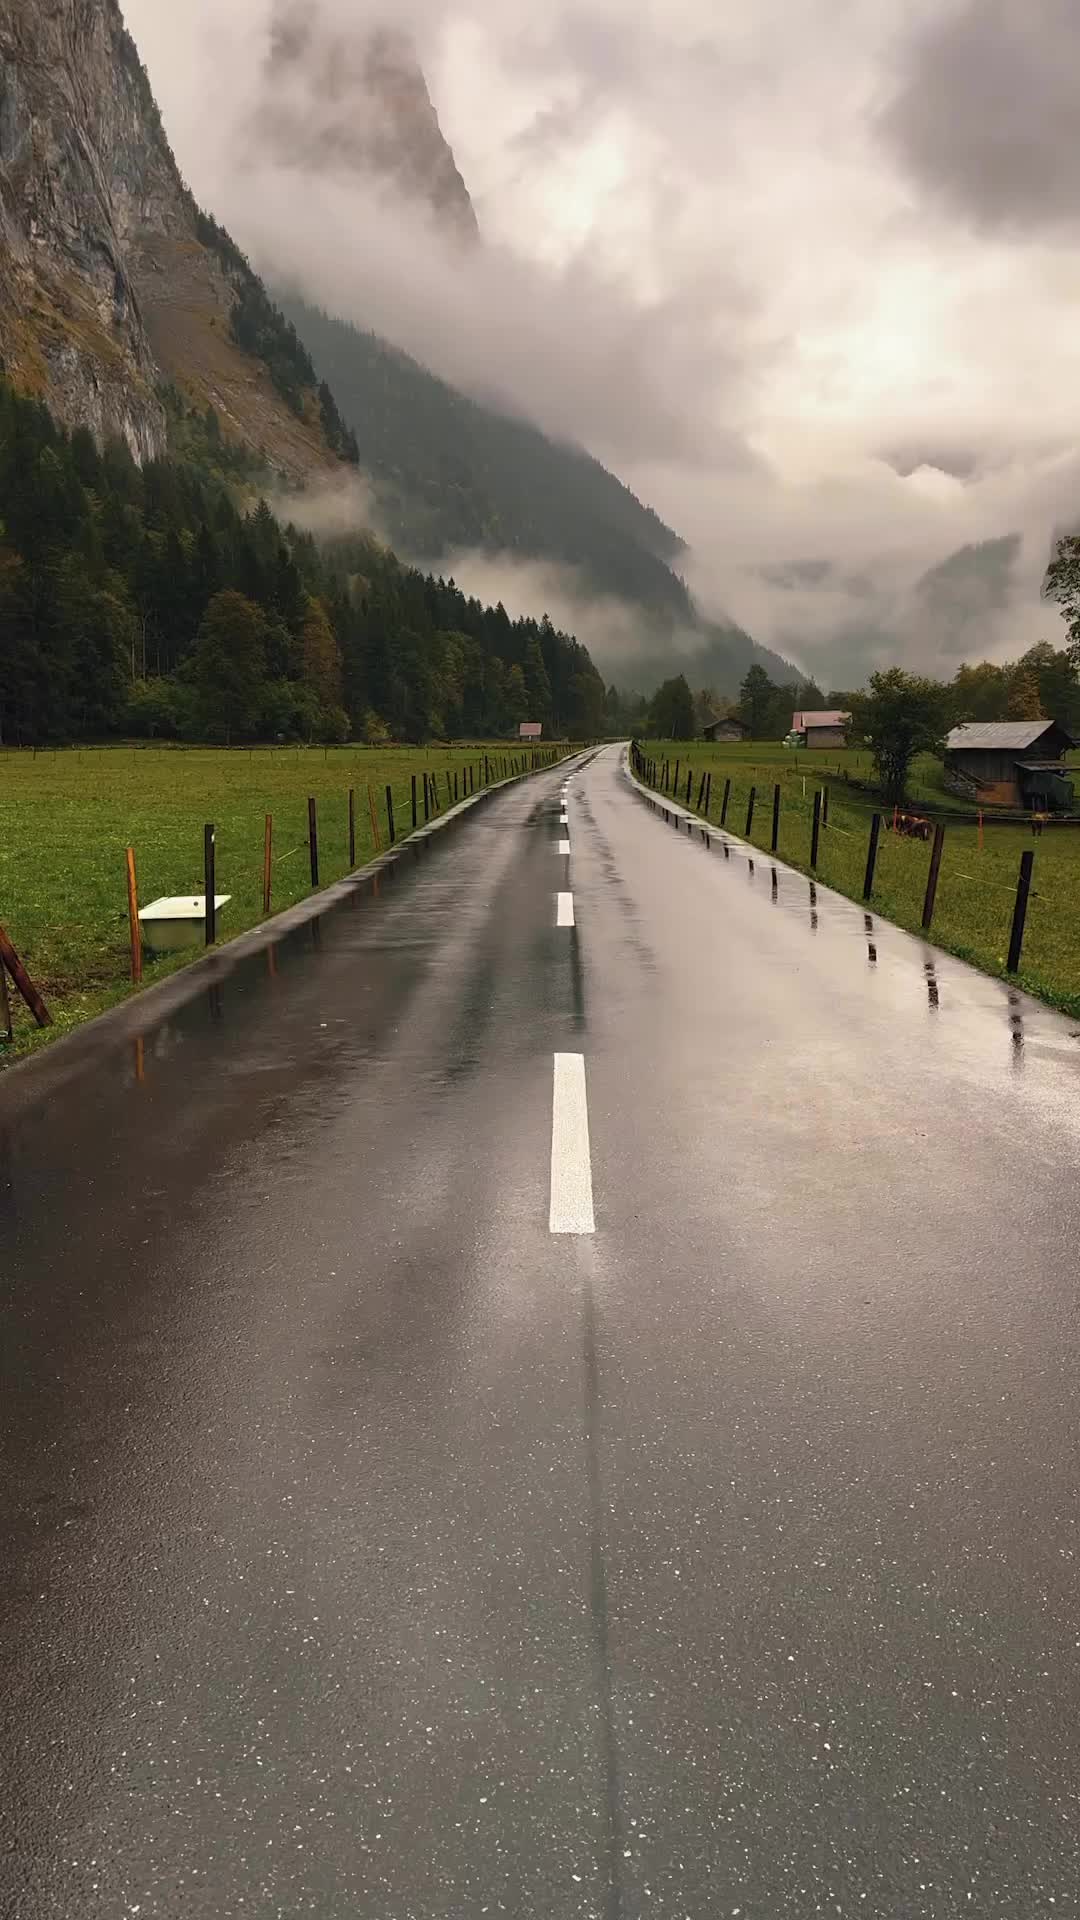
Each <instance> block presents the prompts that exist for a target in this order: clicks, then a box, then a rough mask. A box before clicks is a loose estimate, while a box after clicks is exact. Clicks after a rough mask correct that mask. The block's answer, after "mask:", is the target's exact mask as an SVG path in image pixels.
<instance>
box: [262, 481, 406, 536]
mask: <svg viewBox="0 0 1080 1920" xmlns="http://www.w3.org/2000/svg"><path fill="white" fill-rule="evenodd" d="M269 505H270V506H271V507H272V508H273V510H274V512H275V513H276V514H277V516H278V518H279V519H281V520H284V521H286V522H291V524H292V525H293V526H294V527H299V528H300V530H301V532H302V533H311V534H314V535H316V537H317V538H318V539H321V540H334V539H340V538H342V537H343V536H344V535H346V534H350V533H358V532H363V533H371V534H374V536H375V538H376V539H378V540H382V541H384V542H385V540H386V531H385V528H384V527H383V525H382V524H381V522H380V519H379V514H378V509H377V507H376V505H375V493H374V489H373V488H372V484H371V481H370V480H369V479H368V477H367V475H366V474H362V473H353V472H350V471H349V470H348V469H346V468H343V469H342V471H341V474H340V476H336V477H335V478H334V480H333V481H332V482H330V484H329V485H326V486H318V487H305V488H304V489H303V491H302V492H299V493H298V492H296V491H294V490H292V489H289V490H288V491H285V490H282V491H281V492H279V493H275V494H274V495H273V496H272V497H271V499H270V501H269Z"/></svg>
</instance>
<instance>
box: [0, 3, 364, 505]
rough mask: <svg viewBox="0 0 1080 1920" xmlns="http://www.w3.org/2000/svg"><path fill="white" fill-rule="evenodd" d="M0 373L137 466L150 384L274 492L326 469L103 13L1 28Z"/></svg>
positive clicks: (304, 381) (299, 399)
mask: <svg viewBox="0 0 1080 1920" xmlns="http://www.w3.org/2000/svg"><path fill="white" fill-rule="evenodd" d="M238 319H239V322H240V324H239V326H238V325H237V321H238ZM0 357H2V359H3V364H4V367H5V369H6V371H7V373H8V375H9V377H10V378H11V379H12V380H13V381H14V382H15V384H16V385H17V386H19V387H21V388H22V389H23V390H24V391H28V392H31V393H34V394H36V395H38V396H39V397H40V398H42V399H45V400H47V401H48V403H49V405H50V406H51V407H52V408H53V410H54V411H55V413H56V414H57V416H58V418H59V419H61V420H62V421H64V422H65V423H67V424H68V425H70V426H77V425H85V426H89V427H91V428H92V430H93V431H94V432H95V433H96V434H97V435H98V436H99V437H104V436H107V435H109V434H119V435H121V436H122V437H123V438H124V439H125V440H126V441H127V443H128V445H129V446H130V448H131V450H132V452H133V453H134V454H135V455H136V457H137V458H139V459H145V458H147V457H150V456H153V455H156V454H159V453H161V452H162V451H163V449H164V446H165V441H166V423H165V413H164V409H163V406H162V402H161V398H160V395H159V392H158V387H159V385H160V383H161V381H162V379H165V380H168V381H171V382H172V384H173V385H174V386H175V387H176V388H177V389H178V390H179V391H180V392H181V393H182V394H183V395H184V396H185V397H186V398H187V400H188V401H189V402H191V403H192V404H194V405H197V406H200V407H207V406H213V407H214V408H215V410H216V411H217V413H218V415H219V417H220V419H221V422H222V425H223V427H224V429H225V431H226V432H227V433H228V434H230V435H231V436H233V437H234V438H235V439H237V440H238V441H240V442H242V443H243V444H244V445H246V446H248V447H249V448H250V449H251V450H252V451H253V452H255V453H257V454H259V455H260V456H261V457H263V458H265V459H266V460H267V461H268V462H269V463H270V464H271V465H272V466H274V467H275V468H277V469H278V470H279V471H280V472H282V473H283V474H285V475H287V476H289V477H290V478H293V479H300V478H303V477H304V476H306V475H307V474H309V473H310V472H312V470H317V469H319V468H323V469H326V468H329V467H331V466H332V465H333V464H334V463H335V456H334V453H333V451H332V449H331V447H330V445H329V444H328V441H327V436H326V432H325V431H324V422H323V419H322V415H321V411H320V406H319V401H318V397H317V395H316V394H315V393H314V391H313V381H312V371H311V367H310V363H309V362H308V361H307V358H306V356H305V355H304V354H303V353H302V351H301V350H300V349H299V347H298V345H297V343H296V341H295V339H294V338H290V335H289V332H288V330H287V328H285V327H284V326H283V325H282V323H281V322H280V320H279V319H277V318H276V316H275V315H274V313H273V310H272V308H271V307H270V304H269V302H268V301H267V299H266V296H265V293H264V292H263V290H262V287H261V283H260V282H259V281H258V280H257V279H256V277H255V275H254V274H253V273H252V272H251V270H250V268H249V267H248V266H247V264H246V262H245V261H244V260H243V258H242V256H241V255H240V254H239V252H238V251H237V250H236V248H234V247H233V246H232V244H231V242H229V240H228V238H227V236H226V235H224V234H223V233H222V232H221V231H220V229H218V228H217V227H216V226H215V225H214V223H213V222H212V221H208V220H206V219H204V217H203V216H202V215H200V213H199V210H198V208H197V207H196V205H195V203H194V201H193V199H192V197H191V195H190V194H189V193H188V191H187V189H186V187H185V186H184V183H183V181H182V180H181V178H180V175H179V172H178V170H177V167H176V163H175V161H174V159H173V156H172V153H171V150H170V148H169V145H168V142H167V140H166V138H165V135H164V132H163V130H162V126H161V121H160V117H159V115H158V111H157V107H156V106H155V103H154V99H153V95H152V93H151V91H150V87H149V83H148V81H147V79H146V75H145V73H144V72H143V69H142V67H141V65H140V62H139V58H138V54H137V52H136V50H135V46H134V43H133V42H132V40H131V38H130V36H129V34H128V33H127V31H126V29H125V27H124V23H123V19H122V17H121V14H120V10H119V7H118V5H117V0H4V6H3V10H2V11H0Z"/></svg>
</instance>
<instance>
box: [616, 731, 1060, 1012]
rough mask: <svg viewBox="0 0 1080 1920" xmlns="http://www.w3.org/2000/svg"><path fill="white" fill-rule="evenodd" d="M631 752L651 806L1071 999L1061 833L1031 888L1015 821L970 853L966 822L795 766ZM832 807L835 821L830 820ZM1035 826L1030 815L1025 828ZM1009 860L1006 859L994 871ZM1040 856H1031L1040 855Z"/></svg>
mask: <svg viewBox="0 0 1080 1920" xmlns="http://www.w3.org/2000/svg"><path fill="white" fill-rule="evenodd" d="M631 760H632V766H633V771H634V773H635V775H636V776H637V778H638V779H639V780H640V781H641V783H642V784H643V785H644V786H646V787H648V788H650V789H651V790H652V791H653V792H654V793H655V794H656V795H657V796H658V798H659V800H660V802H661V804H663V803H664V802H669V803H672V804H674V803H676V802H677V804H678V806H679V807H680V809H682V810H685V811H686V812H687V813H688V814H690V815H691V816H693V817H694V818H698V819H701V820H702V821H705V822H708V824H709V825H710V826H713V827H715V826H719V827H721V828H722V829H723V830H724V831H725V832H726V833H730V834H731V835H732V836H738V838H739V839H741V840H745V841H746V842H748V843H749V845H750V846H751V847H752V848H753V849H754V852H755V854H756V853H757V852H759V851H762V852H767V853H771V854H774V855H775V856H776V857H777V859H780V860H783V862H784V863H785V864H786V865H788V866H792V867H795V868H797V869H798V870H799V871H801V872H803V873H804V874H806V875H807V876H808V877H809V878H811V879H817V880H820V881H822V882H823V883H824V884H827V885H829V886H832V887H834V888H835V889H836V890H837V891H838V892H841V893H845V894H847V895H848V897H849V898H851V899H855V900H859V901H861V902H862V903H863V904H864V905H865V906H868V907H869V906H871V905H873V906H875V907H877V908H878V910H879V911H881V912H883V913H885V914H886V915H887V917H889V918H891V919H895V920H897V921H898V922H899V924H901V925H906V926H907V927H908V928H909V929H910V930H912V931H915V930H921V931H923V932H930V931H931V930H933V931H934V936H935V938H936V939H938V940H939V941H941V943H942V944H945V945H947V946H949V947H951V948H952V949H953V950H954V951H957V952H960V953H963V954H964V955H965V957H968V958H972V959H975V960H977V961H978V962H979V963H980V964H982V965H984V966H986V967H988V968H989V969H990V970H991V971H995V972H1002V973H1004V974H1005V975H1006V976H1009V977H1013V978H1015V977H1017V976H1019V975H1020V973H1021V971H1022V970H1025V984H1030V985H1032V986H1033V987H1034V989H1035V990H1036V991H1038V992H1041V993H1043V994H1044V996H1045V997H1047V998H1050V999H1051V1000H1055V1001H1057V1003H1058V1004H1062V1005H1068V1006H1070V1007H1071V1006H1072V1004H1073V1003H1074V1002H1080V938H1077V937H1076V935H1074V934H1072V933H1070V932H1068V931H1066V928H1067V927H1068V925H1069V922H1071V921H1072V914H1073V908H1072V898H1073V897H1075V896H1074V895H1073V894H1072V892H1071V889H1070V892H1069V894H1066V893H1065V891H1064V889H1063V888H1062V887H1061V886H1060V885H1054V884H1053V882H1054V881H1060V880H1061V879H1062V877H1063V876H1064V877H1065V878H1066V879H1071V878H1072V877H1073V874H1075V880H1076V882H1077V884H1080V861H1076V858H1075V856H1073V855H1071V854H1070V853H1069V849H1070V848H1071V847H1072V846H1075V844H1076V843H1075V842H1074V841H1072V840H1071V839H1069V840H1068V841H1066V840H1062V841H1060V842H1056V843H1055V844H1054V846H1053V854H1054V855H1055V856H1056V857H1055V858H1053V859H1052V861H1051V865H1050V866H1049V867H1048V868H1047V881H1048V883H1050V884H1047V885H1046V886H1042V887H1040V888H1039V889H1036V888H1035V886H1034V884H1033V876H1034V868H1035V851H1034V849H1033V848H1031V847H1028V848H1024V849H1023V850H1022V851H1021V850H1020V849H1019V848H1018V847H1017V846H1016V845H1015V840H1016V839H1022V837H1023V828H1022V827H1020V826H1019V824H1018V823H1017V824H1016V826H1014V839H1013V841H1009V842H1007V841H1005V840H1004V839H1003V838H1001V839H999V838H998V837H997V836H991V839H992V842H993V847H992V851H991V850H990V849H989V848H985V849H984V844H983V836H982V833H981V832H979V835H978V846H977V851H976V849H975V847H974V845H973V840H974V824H973V823H972V824H964V825H958V824H957V823H955V822H949V821H947V820H943V819H939V820H937V822H936V823H932V824H931V823H929V822H928V821H927V819H926V816H925V815H924V814H923V812H922V809H921V808H920V809H919V812H918V814H917V815H916V814H912V813H904V812H902V811H901V810H900V809H899V808H897V809H895V810H894V809H888V810H886V809H884V808H882V807H880V806H879V807H877V808H875V809H873V810H867V811H863V810H862V809H861V808H859V809H857V810H853V809H851V808H850V805H849V802H848V796H847V790H846V789H845V788H844V787H842V786H840V785H839V783H837V782H833V781H831V780H830V781H829V782H828V783H824V784H823V783H818V784H815V782H814V780H813V778H812V777H808V776H807V775H806V774H804V773H803V772H802V770H801V769H796V770H792V771H791V772H788V771H787V770H785V773H784V776H783V777H782V778H780V779H776V778H775V777H774V778H773V779H772V780H767V779H765V780H763V779H762V777H761V775H762V772H763V771H772V772H773V773H774V775H775V768H774V769H771V770H761V769H758V768H756V767H754V766H752V765H746V764H745V763H744V764H743V765H741V766H739V765H736V764H733V763H731V762H724V761H722V760H713V761H712V762H711V763H709V764H706V763H704V761H703V760H702V759H701V758H700V757H698V756H694V757H693V759H692V764H691V765H690V766H687V764H686V760H685V759H684V758H683V756H681V755H677V756H672V755H659V754H655V753H652V752H649V751H647V750H645V749H643V747H642V744H641V743H640V742H635V743H634V744H633V746H632V748H631ZM840 807H843V808H844V809H845V817H844V818H843V819H842V820H838V819H837V818H836V817H835V815H836V812H837V811H838V808H840ZM830 815H831V816H832V817H830ZM1038 824H1039V823H1037V822H1036V823H1030V822H1029V826H1032V825H1033V830H1034V831H1035V833H1037V832H1038ZM928 842H929V843H930V844H928ZM1040 844H1042V843H1041V842H1040ZM968 849H970V850H971V851H975V852H976V858H975V861H974V862H973V863H970V864H969V862H968V861H965V862H964V864H963V865H961V864H960V859H961V858H962V855H963V853H964V852H965V851H967V850H968ZM1011 858H1015V859H1016V866H1015V868H1012V869H1011V870H1005V871H1003V870H1002V869H1003V867H1006V863H1007V862H1009V861H1010V860H1011ZM1039 858H1040V864H1041V863H1042V862H1043V861H1044V859H1046V858H1047V855H1046V854H1045V853H1040V856H1039ZM1070 861H1072V863H1073V865H1072V868H1071V869H1070ZM971 864H974V866H975V868H976V870H975V871H972V870H971ZM995 901H999V902H1000V906H998V907H997V908H996V909H995V907H994V904H993V903H994V902H995ZM1055 904H1056V907H1057V909H1058V911H1055ZM1072 924H1073V925H1075V922H1073V923H1072ZM1076 931H1077V934H1080V927H1077V930H1076ZM1033 949H1034V950H1033ZM1025 952H1026V955H1027V957H1026V959H1025ZM1029 975H1030V977H1029Z"/></svg>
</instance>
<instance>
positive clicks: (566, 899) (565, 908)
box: [555, 893, 574, 927]
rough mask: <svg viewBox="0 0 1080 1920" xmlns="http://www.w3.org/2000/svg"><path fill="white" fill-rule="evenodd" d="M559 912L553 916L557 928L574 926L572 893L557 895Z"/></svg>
mask: <svg viewBox="0 0 1080 1920" xmlns="http://www.w3.org/2000/svg"><path fill="white" fill-rule="evenodd" d="M558 901H559V910H558V913H557V914H556V916H555V925H556V926H557V927H572V926H573V924H574V896H573V894H572V893H560V894H559V895H558Z"/></svg>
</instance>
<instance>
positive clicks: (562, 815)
mask: <svg viewBox="0 0 1080 1920" xmlns="http://www.w3.org/2000/svg"><path fill="white" fill-rule="evenodd" d="M559 825H560V827H568V826H569V825H570V822H569V820H568V819H567V817H566V815H565V813H560V815H559Z"/></svg>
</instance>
